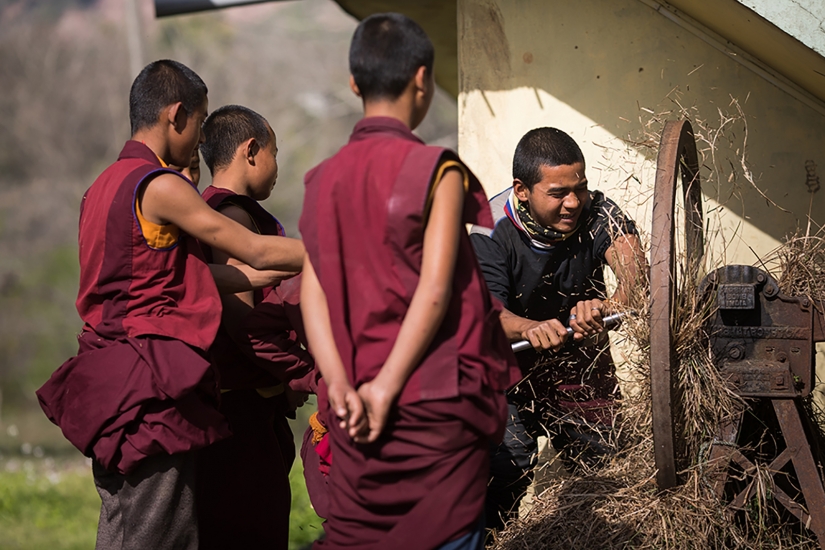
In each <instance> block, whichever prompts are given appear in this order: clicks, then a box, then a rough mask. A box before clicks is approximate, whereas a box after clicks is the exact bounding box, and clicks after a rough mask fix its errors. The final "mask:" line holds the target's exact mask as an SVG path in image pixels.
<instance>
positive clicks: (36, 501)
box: [0, 458, 322, 550]
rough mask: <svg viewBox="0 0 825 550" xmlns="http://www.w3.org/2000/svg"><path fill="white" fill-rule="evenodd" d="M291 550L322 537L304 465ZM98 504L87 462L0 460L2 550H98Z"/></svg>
mask: <svg viewBox="0 0 825 550" xmlns="http://www.w3.org/2000/svg"><path fill="white" fill-rule="evenodd" d="M290 484H291V486H292V515H291V517H290V527H289V529H290V539H289V542H290V544H289V546H290V550H300V549H303V548H306V547H308V545H309V544H311V543H312V541H314V540H315V539H316V538H317V537H318V536H319V535H320V534H321V532H322V530H321V520H320V519H319V518H318V516H317V515H315V512H314V511H313V510H312V508H311V506H310V504H309V497H308V496H307V493H306V486H305V485H304V478H303V474H302V470H301V464H300V461H296V464H295V466H294V467H293V469H292V472H291V474H290ZM99 512H100V499H99V497H98V496H97V491H95V488H94V482H93V481H92V473H91V468H90V467H89V465H88V464H87V463H86V462H85V461H83V460H77V459H71V460H65V461H59V462H56V461H55V460H53V459H48V458H46V459H23V458H12V459H8V460H0V548H2V549H3V550H41V549H43V548H48V549H49V550H69V549H75V548H76V549H86V550H87V549H89V548H94V543H95V532H96V530H97V519H98V513H99Z"/></svg>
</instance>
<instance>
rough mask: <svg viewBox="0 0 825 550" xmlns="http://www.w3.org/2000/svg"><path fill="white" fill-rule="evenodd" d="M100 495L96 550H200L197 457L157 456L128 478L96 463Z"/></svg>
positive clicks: (192, 454)
mask: <svg viewBox="0 0 825 550" xmlns="http://www.w3.org/2000/svg"><path fill="white" fill-rule="evenodd" d="M92 474H93V475H94V479H95V486H96V487H97V492H98V494H100V500H101V506H100V522H99V523H98V527H97V544H96V545H95V550H147V549H150V548H151V549H153V550H197V548H198V521H197V516H196V515H195V494H194V485H195V453H194V452H189V453H181V454H175V455H156V456H151V457H149V458H147V459H145V460H144V461H143V462H141V463H140V465H139V466H138V467H137V469H136V470H135V471H133V472H130V473H129V474H127V475H122V474H118V473H113V472H109V471H107V470H106V469H105V468H103V466H101V465H100V464H98V463H97V461H94V462H93V463H92Z"/></svg>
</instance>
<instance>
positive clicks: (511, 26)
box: [458, 0, 825, 264]
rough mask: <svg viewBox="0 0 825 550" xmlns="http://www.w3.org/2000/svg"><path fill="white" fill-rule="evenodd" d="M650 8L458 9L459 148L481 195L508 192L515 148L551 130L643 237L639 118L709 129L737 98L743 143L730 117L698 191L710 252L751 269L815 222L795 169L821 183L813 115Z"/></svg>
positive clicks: (626, 3) (816, 211)
mask: <svg viewBox="0 0 825 550" xmlns="http://www.w3.org/2000/svg"><path fill="white" fill-rule="evenodd" d="M649 4H650V3H649V2H647V3H644V2H642V1H641V0H578V1H577V2H567V1H565V0H459V1H458V36H459V40H458V43H459V57H458V64H459V92H460V93H459V98H458V108H459V149H460V153H461V156H462V157H463V158H464V159H465V160H466V161H467V162H468V163H469V165H470V166H471V167H472V168H473V170H474V171H476V173H477V174H478V175H479V176H480V178H481V179H482V181H483V182H484V185H485V187H486V189H487V191H488V194H492V193H494V192H497V191H500V190H502V189H504V188H506V187H508V186H509V185H510V183H511V162H512V155H513V150H514V148H515V145H516V143H517V142H518V140H519V138H520V137H521V136H522V135H523V134H524V133H525V132H526V131H527V130H529V129H531V128H534V127H537V126H545V125H546V126H556V127H559V128H562V129H564V130H565V131H567V132H568V133H570V134H571V135H572V136H573V137H574V138H575V139H576V140H577V141H578V142H579V144H580V145H581V147H582V149H583V151H584V154H585V156H586V158H587V162H588V177H589V179H590V181H591V182H592V187H594V188H599V189H602V190H604V191H606V192H608V193H609V194H610V195H611V196H613V197H614V198H615V199H617V200H618V201H619V202H621V203H622V204H623V205H625V207H626V208H627V209H628V210H629V211H630V212H631V213H632V214H633V215H634V216H635V217H636V218H637V220H638V221H640V222H641V223H642V224H643V226H645V227H649V209H650V208H649V207H650V204H651V200H650V196H651V194H652V184H653V177H652V175H653V171H652V168H653V163H654V162H655V159H654V158H652V155H655V148H647V147H640V146H632V145H627V143H626V142H625V141H623V140H624V139H625V138H628V137H631V138H633V139H639V137H640V136H641V135H642V131H641V129H642V127H643V126H644V125H645V124H646V123H647V122H648V121H650V119H651V118H652V115H651V113H650V111H652V112H655V113H657V114H658V113H663V112H667V111H678V110H679V109H680V108H684V109H686V110H688V111H689V112H690V113H691V115H692V116H693V117H695V118H697V119H699V120H702V121H705V122H706V123H707V124H708V125H709V126H710V127H718V126H719V125H720V121H721V120H722V115H720V111H721V112H722V113H727V114H730V116H736V113H737V109H736V106H735V104H732V100H738V103H739V104H740V105H741V107H742V110H743V112H744V114H745V116H746V118H745V120H746V121H747V142H745V125H744V123H743V121H742V120H738V121H735V122H733V123H730V124H729V125H727V126H726V128H727V130H726V131H725V132H723V133H722V134H720V136H719V137H718V139H717V142H716V148H715V149H716V151H715V155H716V161H717V165H718V166H719V167H720V169H721V170H722V171H721V173H719V174H718V179H719V180H720V181H721V183H720V184H718V185H716V183H717V182H712V183H713V185H711V184H710V183H709V184H707V185H706V197H707V199H708V201H709V202H708V203H707V205H706V209H707V210H708V211H711V212H712V214H711V215H710V216H709V218H710V223H711V224H712V226H713V227H717V228H720V237H719V238H716V239H714V241H713V242H715V243H716V244H715V247H716V252H717V255H722V253H723V252H724V260H725V261H726V262H727V263H734V262H741V263H747V264H753V263H756V262H757V259H756V258H755V254H756V255H759V256H762V255H764V254H766V253H767V252H768V251H770V250H771V249H773V248H774V247H775V246H776V245H777V244H778V242H779V239H781V238H782V237H783V236H784V235H786V234H787V233H788V232H790V231H793V230H794V229H795V228H797V227H799V226H805V224H806V216H807V213H808V211H809V209H811V211H812V214H813V218H814V220H815V221H816V222H817V223H819V224H822V223H825V189H823V190H820V191H819V192H818V193H816V194H814V195H813V197H812V196H811V194H810V193H809V192H808V188H807V186H806V185H805V183H806V169H805V163H806V161H808V160H812V161H814V162H815V163H816V164H817V165H818V167H817V175H819V176H820V177H821V180H822V182H823V183H825V114H823V113H825V105H822V104H816V105H814V107H811V106H810V100H809V101H808V103H807V104H806V103H805V102H803V101H800V99H798V97H795V96H794V95H792V94H789V93H788V92H787V91H785V90H783V89H780V87H778V86H777V85H776V82H774V83H772V82H769V81H768V80H766V79H765V78H763V77H762V76H760V75H759V74H757V72H754V71H753V70H751V69H749V68H748V67H747V66H745V65H742V64H740V63H737V62H736V61H735V60H733V59H732V58H731V57H730V56H728V55H725V54H724V53H722V52H720V51H719V49H718V48H717V47H714V46H713V45H712V44H709V43H708V42H707V41H706V40H703V39H701V38H699V37H697V36H696V35H695V34H694V33H692V32H689V31H688V30H686V29H685V28H684V27H682V26H679V25H677V24H676V23H674V22H672V21H671V20H669V19H667V18H666V17H664V16H663V15H661V14H660V13H658V12H657V11H656V10H654V9H652V8H651V6H650V5H649ZM780 84H782V83H781V82H780ZM786 89H787V86H786ZM677 104H678V105H677ZM679 106H681V107H679ZM676 117H677V114H676V112H673V113H671V114H669V115H667V114H666V115H665V118H676ZM653 127H655V125H654V126H653ZM700 145H701V144H700ZM743 151H745V152H746V154H747V161H748V164H747V167H748V168H749V169H750V170H751V171H752V174H753V178H754V180H755V181H756V183H757V184H758V185H759V187H760V188H761V189H762V190H763V191H764V193H765V195H766V196H767V197H769V198H770V200H772V201H774V202H775V203H776V204H777V205H778V206H779V207H781V208H783V209H785V210H787V212H783V211H782V210H781V209H780V208H779V207H776V206H770V205H769V204H768V201H766V199H765V198H764V197H762V196H761V195H760V194H759V193H758V192H756V191H755V190H754V189H753V188H752V186H751V185H750V184H749V183H748V182H747V181H746V178H745V177H744V170H743V168H742V166H741V154H742V152H743ZM706 163H707V164H708V165H709V166H710V165H712V163H711V160H710V159H708V160H706ZM704 175H705V176H706V177H709V176H711V173H710V172H709V171H708V170H705V171H704ZM729 178H732V179H731V181H730V182H729V181H728V180H729ZM711 179H712V178H711ZM719 203H721V204H722V205H723V207H724V208H723V209H719V208H717V207H718V206H719ZM720 211H721V215H719V212H720ZM723 243H724V244H723Z"/></svg>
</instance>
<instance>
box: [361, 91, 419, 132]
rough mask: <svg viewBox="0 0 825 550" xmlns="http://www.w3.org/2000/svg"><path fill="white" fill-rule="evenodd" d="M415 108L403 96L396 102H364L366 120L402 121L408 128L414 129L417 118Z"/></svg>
mask: <svg viewBox="0 0 825 550" xmlns="http://www.w3.org/2000/svg"><path fill="white" fill-rule="evenodd" d="M415 115H416V113H415V108H414V106H413V104H412V102H411V101H408V100H407V98H406V97H405V96H401V97H399V98H398V99H396V100H394V101H387V100H376V101H365V102H364V118H371V117H388V118H394V119H396V120H399V121H401V123H402V124H404V126H406V127H407V128H413V122H414V121H415V118H416V116H415Z"/></svg>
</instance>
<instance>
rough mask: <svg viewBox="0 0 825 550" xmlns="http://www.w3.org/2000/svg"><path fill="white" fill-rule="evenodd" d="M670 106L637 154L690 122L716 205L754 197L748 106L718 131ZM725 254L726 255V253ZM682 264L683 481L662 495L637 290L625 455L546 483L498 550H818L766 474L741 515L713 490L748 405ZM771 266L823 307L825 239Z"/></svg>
mask: <svg viewBox="0 0 825 550" xmlns="http://www.w3.org/2000/svg"><path fill="white" fill-rule="evenodd" d="M669 99H670V100H671V101H672V105H673V106H674V108H672V109H670V110H668V111H665V112H661V113H658V114H654V115H653V116H651V117H649V118H648V119H647V120H646V121H644V122H643V123H642V128H643V131H642V134H641V137H640V138H638V139H636V140H634V141H633V143H632V145H633V146H634V147H635V148H636V149H639V148H642V149H644V148H645V147H649V148H652V149H656V148H658V143H659V132H660V130H661V128H662V127H663V123H664V121H665V120H667V119H671V120H673V119H676V118H679V117H687V118H688V119H689V120H690V121H691V123H692V125H693V128H694V132H695V136H696V139H697V145H698V149H699V153H700V158H701V160H700V162H701V163H702V165H703V170H702V178H703V189H704V191H705V193H706V195H707V194H709V193H713V192H716V194H717V197H716V198H718V199H719V200H717V202H719V203H722V204H724V202H725V201H724V198H723V197H719V196H718V195H719V194H720V193H722V191H721V189H722V188H723V187H725V186H724V185H718V184H719V183H720V182H724V183H726V184H728V185H731V184H736V183H737V182H736V181H735V180H737V179H739V180H741V179H744V184H745V185H747V186H752V187H753V188H756V185H755V183H754V181H753V179H752V176H751V174H750V171H749V170H748V166H747V162H746V159H745V149H746V140H747V126H746V124H745V120H744V116H743V114H742V111H741V109H740V108H739V105H738V103H737V102H736V101H733V100H732V102H731V107H732V109H733V111H734V114H732V115H728V114H725V113H723V112H722V111H721V110H720V111H719V113H718V114H719V119H718V120H717V121H715V122H714V123H713V124H710V123H706V122H705V121H703V120H701V119H700V118H699V117H698V113H697V112H696V110H695V109H694V108H690V109H686V108H684V107H682V106H681V104H680V101H679V97H678V95H677V94H674V95H673V96H672V97H671V98H669ZM742 128H744V130H743V129H742ZM734 129H736V130H738V134H739V138H738V139H740V140H744V142H743V143H742V144H741V145H740V147H738V148H737V147H728V146H729V144H730V142H731V139H730V135H729V134H731V133H732V132H733V131H734ZM723 140H725V141H727V143H726V144H725V151H726V152H725V154H724V158H721V157H722V154H721V153H720V147H719V142H720V141H723ZM651 157H652V158H655V155H651ZM723 166H726V167H727V171H725V170H723V169H722V167H723ZM634 179H635V178H634ZM760 193H761V191H760ZM733 194H734V193H731V195H730V196H733ZM763 196H764V194H763ZM713 218H714V216H713V213H711V214H710V215H708V213H706V224H707V225H706V233H705V234H706V246H707V247H708V250H710V249H711V247H710V246H709V245H708V244H707V241H710V240H713V239H719V238H721V232H719V231H715V230H714V227H718V226H716V225H714V223H715V222H714V219H713ZM677 238H678V237H677ZM720 248H721V250H723V251H724V249H725V247H724V246H722V247H716V249H717V250H718V249H720ZM720 255H721V256H722V257H721V258H712V257H710V256H709V255H706V257H705V258H704V266H703V267H704V272H705V273H707V272H709V271H711V270H712V269H715V268H716V267H719V266H721V265H724V264H725V263H727V262H726V261H725V258H724V252H722V254H720ZM678 263H679V264H680V268H679V276H678V277H677V289H678V290H677V297H678V299H677V307H676V318H675V320H674V338H675V349H676V357H677V362H678V367H677V372H678V375H677V393H678V394H679V395H680V396H681V397H680V398H679V399H677V401H678V402H679V403H680V406H679V408H678V410H677V411H676V418H677V426H676V433H677V440H678V441H680V442H681V447H680V448H679V453H678V454H679V455H680V456H684V457H687V458H686V462H685V463H684V464H681V465H680V468H681V472H680V477H681V479H683V480H684V483H683V484H681V485H679V486H677V487H676V488H674V489H672V490H669V491H666V492H659V491H658V488H657V486H656V480H655V475H656V474H655V472H656V470H655V466H654V458H653V438H652V418H651V400H650V385H649V380H650V376H649V374H650V354H649V351H650V347H649V341H650V339H649V336H650V327H649V325H648V315H647V313H648V306H649V298H648V295H647V291H646V288H645V285H638V287H637V290H638V291H637V292H636V295H635V296H633V298H632V300H631V303H630V305H629V307H630V308H632V309H635V310H636V311H638V312H639V315H638V316H636V317H634V318H631V319H629V320H626V321H625V322H624V324H623V326H622V328H621V336H622V337H623V338H625V339H626V340H627V341H628V342H629V343H630V344H631V345H632V347H634V348H635V349H636V350H637V352H636V353H632V354H629V356H628V357H626V361H628V362H629V365H627V366H628V367H629V370H630V372H631V373H632V376H631V378H632V387H630V386H628V385H625V387H623V394H624V398H623V400H622V403H621V414H620V415H619V417H618V419H617V431H618V432H619V434H620V436H619V437H618V439H619V440H620V441H622V442H623V444H622V445H621V447H622V450H621V451H620V452H619V453H618V454H617V455H616V456H615V457H614V458H613V459H612V460H611V461H610V463H609V464H607V465H606V466H604V467H601V468H600V469H598V470H593V469H587V468H582V469H581V470H579V471H577V472H576V473H575V474H568V475H563V476H561V477H555V478H553V479H551V480H550V481H549V482H546V484H545V486H544V488H543V489H544V490H543V491H541V492H540V494H538V495H537V496H535V497H534V499H533V506H532V509H531V510H530V511H529V512H527V513H526V514H523V515H522V517H520V518H519V519H517V520H513V521H512V522H511V523H510V524H508V526H507V528H506V529H505V530H504V531H502V532H500V533H496V534H495V535H494V541H493V542H492V544H493V546H494V547H495V548H497V549H500V550H522V549H523V550H527V549H530V550H536V549H565V550H567V549H572V548H576V549H578V548H588V549H590V548H593V549H605V550H606V549H614V548H615V549H619V548H639V549H657V550H659V549H668V548H672V549H679V550H682V549H704V548H733V549H751V548H782V549H786V548H818V545H817V544H816V541H815V539H814V538H813V536H812V534H811V533H810V532H808V531H806V530H805V529H803V528H801V527H800V526H799V524H798V522H795V521H787V518H788V514H787V513H784V512H783V511H782V507H781V506H780V505H779V504H778V503H777V502H776V501H775V500H774V499H773V498H772V495H771V491H770V482H769V479H770V476H769V474H768V472H765V471H761V472H759V473H758V475H757V482H756V483H755V493H754V496H753V498H751V500H750V501H749V502H748V505H747V509H746V510H745V511H744V512H740V513H738V514H736V516H735V517H732V516H731V515H729V514H728V513H727V512H726V510H725V508H724V505H723V504H721V503H720V502H719V501H718V500H717V499H716V498H715V497H714V496H713V494H712V492H711V486H710V481H709V477H710V476H709V472H708V467H707V456H708V451H709V444H710V442H711V441H712V440H713V438H714V435H715V434H716V431H717V428H718V427H719V425H720V423H722V422H723V421H724V420H725V419H727V418H729V417H731V415H733V414H735V413H737V412H738V411H740V410H741V409H742V408H743V407H744V406H746V404H745V403H744V402H743V400H742V399H741V398H739V397H737V396H736V395H734V394H732V393H731V392H729V391H728V390H727V389H726V388H725V385H724V384H723V383H722V380H721V379H720V376H719V374H718V372H717V370H716V369H715V368H714V367H713V365H712V363H711V356H710V352H709V341H708V337H707V334H706V333H705V331H704V329H703V325H704V322H705V320H706V319H707V317H708V316H709V315H710V314H712V313H713V309H712V308H713V305H712V304H709V303H707V302H706V301H699V300H698V299H697V295H698V292H697V290H698V289H697V285H698V281H696V280H695V279H691V278H690V277H687V276H685V270H686V259H685V258H684V257H681V258H679V260H678ZM761 267H763V268H767V269H769V270H770V272H771V274H772V275H773V276H774V277H775V278H776V279H777V281H778V282H779V285H780V288H781V290H782V291H783V292H784V293H786V294H789V295H798V294H807V295H809V296H811V297H813V298H815V299H823V298H825V232H823V231H822V230H819V231H814V232H813V234H812V230H811V226H810V224H809V226H808V228H807V230H806V232H805V233H803V234H800V235H796V236H794V237H791V238H789V239H788V240H787V242H786V243H785V244H784V245H783V246H781V247H780V248H779V249H778V250H777V251H776V252H775V253H774V254H772V255H771V257H769V258H766V259H765V260H764V262H763V265H762V266H761Z"/></svg>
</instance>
